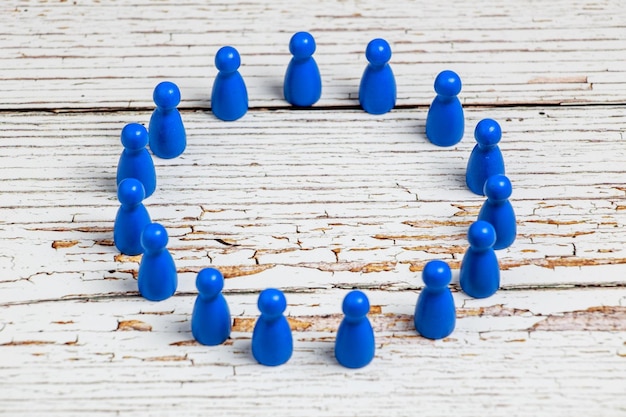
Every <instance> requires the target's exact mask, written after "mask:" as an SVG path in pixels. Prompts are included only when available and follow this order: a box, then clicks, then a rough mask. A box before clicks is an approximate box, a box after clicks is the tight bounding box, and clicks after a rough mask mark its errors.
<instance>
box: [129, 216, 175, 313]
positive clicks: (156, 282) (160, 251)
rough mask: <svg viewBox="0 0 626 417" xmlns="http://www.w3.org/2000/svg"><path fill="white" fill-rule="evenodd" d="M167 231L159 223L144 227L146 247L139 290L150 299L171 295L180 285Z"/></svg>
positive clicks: (141, 265) (139, 279) (142, 260)
mask: <svg viewBox="0 0 626 417" xmlns="http://www.w3.org/2000/svg"><path fill="white" fill-rule="evenodd" d="M167 240H168V239H167V232H166V231H165V228H164V227H163V226H161V225H160V224H159V223H150V224H149V225H147V226H146V227H145V228H144V229H143V233H142V234H141V245H142V246H143V249H144V254H143V257H142V258H141V263H140V264H139V274H138V275H137V285H138V287H139V292H140V293H141V295H142V296H143V297H144V298H147V299H148V300H150V301H161V300H165V299H166V298H169V297H171V296H172V295H174V293H175V292H176V287H177V286H178V275H177V273H176V265H175V264H174V259H173V258H172V255H170V252H169V251H168V250H167V249H166V247H165V246H166V245H167Z"/></svg>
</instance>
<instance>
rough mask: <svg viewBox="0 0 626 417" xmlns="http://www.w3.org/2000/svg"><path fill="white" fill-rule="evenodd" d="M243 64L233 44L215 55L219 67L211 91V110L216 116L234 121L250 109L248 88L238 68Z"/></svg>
mask: <svg viewBox="0 0 626 417" xmlns="http://www.w3.org/2000/svg"><path fill="white" fill-rule="evenodd" d="M239 65H241V58H240V57H239V52H237V50H236V49H235V48H233V47H232V46H224V47H222V48H220V50H219V51H217V54H216V55H215V66H216V67H217V69H218V71H219V72H218V74H217V77H216V78H215V82H214V83H213V91H212V93H211V110H212V111H213V114H214V115H215V117H217V118H218V119H221V120H226V121H232V120H237V119H239V118H240V117H242V116H243V115H244V114H246V112H247V111H248V90H247V89H246V84H245V82H244V81H243V77H242V76H241V74H240V73H239V71H238V70H237V69H238V68H239Z"/></svg>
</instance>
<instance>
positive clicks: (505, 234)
mask: <svg viewBox="0 0 626 417" xmlns="http://www.w3.org/2000/svg"><path fill="white" fill-rule="evenodd" d="M484 192H485V195H486V196H487V200H486V201H485V202H484V203H483V206H482V208H481V209H480V212H479V213H478V220H485V221H487V222H489V223H491V225H492V226H493V228H494V230H495V231H496V243H495V244H494V245H493V248H494V249H496V250H498V249H505V248H508V247H509V246H511V245H512V244H513V242H515V236H516V234H517V225H516V222H515V212H514V211H513V206H512V205H511V202H510V201H509V197H510V196H511V193H512V192H513V188H512V187H511V181H509V179H508V178H507V177H506V176H504V175H492V176H491V177H489V178H488V179H487V181H485V188H484Z"/></svg>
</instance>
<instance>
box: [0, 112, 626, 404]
mask: <svg viewBox="0 0 626 417" xmlns="http://www.w3.org/2000/svg"><path fill="white" fill-rule="evenodd" d="M625 110H626V108H625V107H615V106H598V107H590V108H578V107H572V108H569V107H567V108H566V107H561V108H550V109H548V110H545V111H544V110H541V109H536V108H514V109H468V110H467V121H468V126H473V125H475V123H476V122H477V121H478V120H479V119H480V118H483V117H487V116H489V117H494V118H496V119H497V120H500V122H501V123H502V127H503V130H504V138H503V141H502V143H501V147H502V150H503V152H504V154H505V157H506V160H507V169H508V173H509V176H510V177H511V179H512V181H513V183H514V184H515V192H514V195H513V202H514V206H515V208H516V211H517V215H518V222H519V238H518V240H517V241H516V243H515V245H514V246H513V247H511V248H510V249H508V250H506V251H501V252H499V254H500V261H501V263H502V267H503V271H502V282H503V290H501V291H500V292H499V293H498V294H496V295H495V296H493V297H491V298H489V299H487V300H472V299H470V298H468V297H467V296H465V295H464V294H462V293H461V292H459V291H458V289H457V287H456V285H455V286H454V288H455V292H454V296H455V300H456V303H457V306H458V307H459V310H458V317H459V320H458V327H457V330H456V331H455V333H454V334H453V335H452V336H451V337H450V338H449V339H447V340H445V341H440V342H435V343H433V342H430V341H427V340H425V339H422V338H420V337H418V336H417V335H416V334H415V331H414V329H413V326H412V314H413V309H414V304H415V301H416V298H417V294H418V292H419V288H420V287H421V280H420V273H419V271H420V270H421V268H422V266H423V264H424V263H425V262H426V261H427V260H429V259H435V258H441V259H445V260H447V261H448V262H449V263H450V265H451V266H452V267H453V268H454V269H455V282H456V274H457V272H458V265H459V262H460V259H461V258H462V254H463V252H464V250H465V248H466V242H465V237H464V235H465V232H466V230H467V226H468V224H469V223H470V222H471V221H473V219H474V218H475V216H476V214H477V211H478V209H479V207H480V205H481V202H482V198H480V197H477V196H474V195H472V194H471V193H470V192H468V191H467V190H466V189H465V187H464V184H463V181H464V168H465V164H466V161H467V157H468V155H469V152H470V150H471V148H472V146H473V143H474V142H473V139H472V137H471V129H469V128H468V132H466V137H465V139H464V140H463V141H462V142H461V143H460V144H459V145H458V146H456V147H453V148H449V149H442V148H436V147H434V146H432V145H430V144H429V143H428V142H427V140H426V139H425V137H424V135H423V133H422V132H423V130H424V117H425V112H424V111H422V110H408V109H407V110H395V111H393V112H392V113H390V114H388V115H385V116H380V117H372V116H369V115H366V114H364V113H362V112H360V111H350V110H342V111H320V110H308V111H288V110H281V111H254V112H250V113H249V114H248V115H246V117H245V118H243V119H242V120H240V121H237V122H234V123H228V124H226V123H223V122H220V121H218V120H216V119H215V118H213V116H212V115H211V114H210V113H207V112H201V111H187V112H184V113H183V118H184V120H185V123H186V126H187V130H188V134H189V137H188V139H189V140H188V143H189V144H188V149H187V151H186V152H185V153H184V154H183V155H182V156H181V157H179V158H177V159H175V160H169V161H164V160H159V159H156V160H155V162H156V164H157V171H158V181H159V183H158V190H157V192H156V193H155V195H154V196H153V197H151V198H150V199H148V200H147V201H146V206H147V207H148V209H149V211H150V213H151V215H152V217H153V219H154V220H157V221H160V222H162V223H163V224H165V225H166V227H167V228H168V230H169V232H170V234H171V240H170V242H171V244H170V248H171V251H172V253H173V255H174V258H175V259H176V262H177V266H178V268H179V271H180V286H179V293H178V294H177V295H176V296H175V297H173V298H172V299H170V300H167V301H165V302H162V303H150V302H147V301H145V300H143V299H141V298H140V297H139V296H138V295H137V291H136V281H135V276H136V271H137V263H138V261H139V258H138V257H133V258H130V257H125V256H120V255H119V254H118V253H117V252H116V250H115V248H114V247H113V246H112V224H113V218H114V216H115V212H116V210H117V207H118V203H117V201H116V199H115V183H114V178H115V168H116V164H117V159H118V157H119V153H120V151H121V149H120V144H119V130H120V128H121V126H123V125H124V123H127V122H130V121H140V122H145V121H147V118H148V117H149V112H147V111H144V112H131V113H123V112H122V113H119V112H115V113H71V114H61V115H59V114H51V113H35V112H33V113H23V112H20V113H4V114H3V115H1V116H0V123H2V125H3V126H4V127H5V129H4V130H3V131H4V133H3V134H2V135H1V136H0V149H2V152H1V154H2V157H1V159H2V161H1V162H2V163H1V164H0V165H1V166H2V168H0V176H1V178H2V179H3V181H2V182H0V187H1V189H0V192H1V193H2V206H1V208H0V214H1V216H0V218H2V219H3V220H2V222H1V223H0V241H1V242H3V243H2V256H1V257H0V262H2V266H3V269H4V270H5V271H6V273H5V274H3V276H2V277H1V278H0V279H1V281H0V318H1V320H2V323H1V325H2V330H1V331H0V369H1V370H2V373H3V375H4V376H5V377H4V378H3V379H2V380H1V381H2V382H0V384H2V389H1V390H0V392H1V393H2V394H0V397H1V398H0V399H1V400H2V406H0V410H2V411H5V412H6V413H7V414H9V415H10V414H14V413H17V412H18V411H20V410H21V411H25V410H26V411H28V412H29V413H32V414H37V413H39V412H41V413H42V414H55V413H56V414H58V415H74V414H75V415H79V414H81V415H84V414H95V413H98V414H115V413H118V412H119V413H121V414H122V415H134V414H138V415H140V414H143V413H145V412H147V411H150V410H152V411H153V413H154V414H157V415H158V414H161V415H167V414H171V413H172V412H175V411H176V410H180V409H184V410H185V412H186V413H187V414H189V415H196V414H199V413H201V412H206V409H207V407H208V408H210V409H215V408H217V409H218V410H220V412H221V413H223V414H226V413H227V412H230V413H233V414H236V415H267V414H274V413H275V412H276V409H277V408H278V409H280V410H285V413H286V414H288V415H311V414H315V415H329V416H331V415H352V414H360V415H381V414H380V413H383V412H385V413H388V414H389V415H414V414H415V412H416V410H420V411H421V412H424V413H427V414H429V415H430V414H432V415H449V413H450V412H451V410H453V409H462V410H463V411H464V414H467V415H478V414H483V413H484V412H489V413H491V414H500V415H505V414H506V415H531V414H537V413H538V412H541V413H545V414H546V415H548V414H549V415H567V414H572V413H576V412H580V411H581V410H585V411H586V412H587V411H588V412H590V413H593V414H594V415H607V416H609V415H619V414H623V413H624V412H626V402H625V401H624V399H623V395H622V392H623V387H624V382H623V381H624V380H623V378H624V372H625V371H626V363H625V362H624V361H625V357H626V346H625V343H626V289H624V286H623V282H624V281H623V275H624V272H625V267H624V264H625V259H626V256H625V254H624V242H625V241H626V231H625V229H624V215H623V207H624V206H626V199H625V197H624V186H623V184H624V182H625V179H624V172H623V170H622V168H621V161H623V160H624V157H625V155H624V152H625V151H624V150H623V149H622V148H620V147H616V146H615V144H616V143H620V142H621V141H622V140H623V137H622V132H621V129H622V127H623V126H624V123H625V122H626V116H625V114H626V111H625ZM277 121H280V123H277ZM209 265H214V266H218V267H220V268H221V269H222V270H223V271H224V272H225V273H226V276H227V277H228V280H227V282H226V291H225V292H226V294H227V297H228V300H229V303H230V306H231V309H232V311H233V315H234V317H235V322H234V333H233V337H232V340H231V341H229V342H228V343H227V344H226V345H224V346H220V347H216V348H206V347H202V346H199V345H197V344H196V343H194V342H193V338H192V337H191V334H190V330H189V320H190V312H191V307H192V304H193V301H194V298H195V288H194V279H195V272H196V271H198V270H199V269H200V268H203V267H205V266H209ZM267 286H277V287H280V288H283V289H285V291H286V293H287V297H288V300H289V309H288V314H289V317H290V320H291V321H292V325H293V328H294V330H295V338H296V352H295V354H294V357H293V359H292V360H291V361H290V362H289V364H288V365H286V366H284V367H279V368H276V369H267V368H264V367H262V366H260V365H256V364H255V362H254V360H253V359H252V357H251V354H250V350H249V345H250V340H249V339H250V335H251V329H252V326H253V323H254V320H255V317H256V315H257V310H256V306H255V302H256V294H257V293H258V291H259V290H260V289H262V288H265V287H267ZM352 287H359V288H364V289H367V290H368V294H369V295H370V299H371V303H372V305H373V308H372V320H373V322H374V325H375V327H376V330H377V340H378V350H377V357H376V359H375V361H374V363H373V364H372V365H370V366H368V367H367V368H365V369H363V370H360V371H356V372H354V371H347V370H345V369H343V368H341V367H339V366H338V365H337V364H336V363H335V362H334V359H333V357H332V348H333V341H334V331H335V329H336V327H337V325H338V323H339V321H340V315H339V313H340V310H339V306H340V303H341V298H342V297H343V295H344V294H345V292H346V290H347V289H349V288H352ZM34 393H36V394H37V397H38V401H36V402H33V401H28V398H31V397H32V396H33V394H34Z"/></svg>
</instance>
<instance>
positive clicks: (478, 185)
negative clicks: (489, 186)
mask: <svg viewBox="0 0 626 417" xmlns="http://www.w3.org/2000/svg"><path fill="white" fill-rule="evenodd" d="M474 138H476V142H478V143H477V144H476V145H475V146H474V149H472V153H471V154H470V157H469V160H468V161H467V171H466V173H465V182H466V183H467V187H468V188H469V189H470V190H471V191H472V192H473V193H474V194H478V195H484V187H485V181H487V178H489V177H491V176H492V175H498V174H501V175H504V158H502V152H500V148H499V147H498V143H499V142H500V138H502V130H501V129H500V125H499V124H498V122H496V121H495V120H493V119H483V120H481V121H480V122H478V124H477V125H476V129H474Z"/></svg>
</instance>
